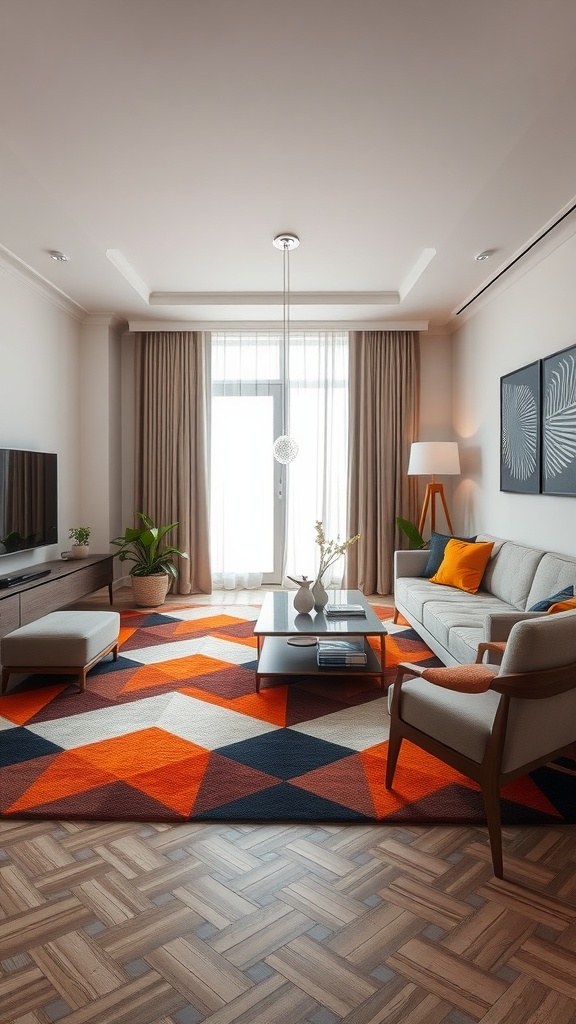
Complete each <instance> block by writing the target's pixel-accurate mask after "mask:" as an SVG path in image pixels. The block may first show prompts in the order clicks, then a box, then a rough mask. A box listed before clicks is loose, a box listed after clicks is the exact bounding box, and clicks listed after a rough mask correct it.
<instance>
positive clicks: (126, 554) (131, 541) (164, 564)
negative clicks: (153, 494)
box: [110, 512, 188, 608]
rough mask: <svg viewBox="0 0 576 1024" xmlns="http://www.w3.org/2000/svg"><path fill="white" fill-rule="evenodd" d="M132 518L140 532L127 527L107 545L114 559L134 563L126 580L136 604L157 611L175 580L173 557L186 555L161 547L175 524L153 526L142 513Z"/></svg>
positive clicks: (166, 545)
mask: <svg viewBox="0 0 576 1024" xmlns="http://www.w3.org/2000/svg"><path fill="white" fill-rule="evenodd" d="M136 515H137V516H138V517H139V519H141V520H142V522H143V524H144V526H143V528H141V529H133V528H132V527H130V526H128V527H126V530H125V531H124V536H122V537H115V538H114V540H111V541H110V543H111V544H115V545H116V547H117V548H118V551H116V552H115V555H117V556H118V558H119V560H120V561H121V562H125V561H129V562H133V563H134V564H133V566H132V568H131V569H130V577H131V579H132V593H133V595H134V600H135V602H136V604H137V605H140V607H142V608H157V607H158V605H161V604H163V602H164V598H165V597H166V594H167V593H168V587H169V584H170V583H171V582H172V580H173V579H176V577H177V576H178V569H177V568H176V566H175V565H174V561H173V558H174V555H179V556H180V558H188V555H187V554H186V552H185V551H180V550H179V549H178V548H175V547H172V546H171V545H170V544H166V543H165V542H164V543H163V541H164V538H165V536H166V534H167V533H170V531H171V530H174V529H175V528H176V527H177V526H178V523H169V524H168V525H167V526H154V523H153V522H152V520H151V519H150V516H146V515H144V513H143V512H137V513H136Z"/></svg>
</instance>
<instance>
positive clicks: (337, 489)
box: [210, 331, 348, 589]
mask: <svg viewBox="0 0 576 1024" xmlns="http://www.w3.org/2000/svg"><path fill="white" fill-rule="evenodd" d="M211 362H212V410H211V460H210V464H211V481H210V490H211V502H210V534H211V564H212V573H213V587H214V588H215V589H219V588H222V587H225V588H227V589H232V588H234V587H243V588H244V587H258V586H260V585H261V583H262V581H263V579H264V582H276V583H280V582H282V583H284V584H285V585H288V586H292V584H291V583H290V582H289V581H288V580H287V576H308V577H309V578H310V579H312V578H313V577H314V576H315V574H316V570H317V567H318V563H319V556H320V551H319V548H318V545H317V544H316V543H315V540H316V534H315V530H314V524H315V522H316V521H317V520H320V521H322V523H323V524H324V530H325V534H326V536H327V537H328V538H334V539H335V538H336V537H337V536H340V537H341V538H342V539H344V538H345V530H346V522H347V504H348V503H347V453H348V333H347V332H344V331H339V332H318V331H315V332H305V331H291V332H290V341H289V346H288V351H287V352H285V351H284V338H283V335H282V332H262V331H260V332H255V333H253V334H248V333H242V332H236V333H235V332H226V331H219V332H213V334H212V360H211ZM283 433H289V434H290V435H291V436H292V437H293V438H294V439H295V440H296V442H297V444H298V448H299V451H298V455H297V456H296V458H295V459H294V461H293V462H291V463H290V464H289V465H288V466H286V467H280V466H279V465H278V463H276V462H275V461H274V458H273V452H272V446H273V441H274V439H275V438H276V437H278V436H279V435H280V434H283ZM274 552H275V553H276V554H275V557H274ZM272 561H274V571H273V572H272ZM343 570H344V561H343V560H341V561H340V562H337V563H335V564H334V566H333V574H332V577H331V578H330V579H328V581H325V582H327V583H328V584H329V585H331V586H339V585H340V584H341V580H342V574H343Z"/></svg>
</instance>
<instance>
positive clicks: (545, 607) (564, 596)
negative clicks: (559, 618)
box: [528, 584, 574, 612]
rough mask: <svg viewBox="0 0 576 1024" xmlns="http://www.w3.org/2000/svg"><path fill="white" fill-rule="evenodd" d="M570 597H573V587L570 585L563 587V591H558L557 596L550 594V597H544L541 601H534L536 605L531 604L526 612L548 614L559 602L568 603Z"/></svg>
mask: <svg viewBox="0 0 576 1024" xmlns="http://www.w3.org/2000/svg"><path fill="white" fill-rule="evenodd" d="M571 597H574V587H573V586H572V584H570V586H569V587H564V590H559V591H558V593H557V594H552V596H551V597H544V598H543V599H542V601H536V604H533V605H532V607H531V608H529V609H528V611H529V612H548V611H550V609H551V608H552V606H553V605H555V604H558V602H559V601H568V600H569V599H570V598H571Z"/></svg>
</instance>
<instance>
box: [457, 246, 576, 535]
mask: <svg viewBox="0 0 576 1024" xmlns="http://www.w3.org/2000/svg"><path fill="white" fill-rule="evenodd" d="M572 230H573V229H572ZM525 261H526V262H525ZM518 266H519V267H520V268H521V269H519V270H518V272H517V273H516V275H515V277H510V280H509V281H506V283H505V284H502V286H501V287H500V290H497V287H496V286H493V289H494V294H492V289H490V291H489V292H488V293H487V298H486V299H485V300H482V302H483V304H482V306H481V308H479V309H478V311H477V312H475V314H474V315H473V316H471V318H470V319H469V320H468V322H467V323H465V324H464V325H463V326H462V327H461V328H460V329H459V330H458V331H457V333H456V334H455V335H454V338H453V344H454V348H453V388H454V427H455V431H456V437H457V439H458V440H459V441H460V442H461V453H462V461H463V477H462V480H461V482H460V484H459V485H458V486H457V487H456V489H455V492H454V497H455V511H456V519H457V521H458V526H456V523H454V526H455V529H456V530H462V531H464V532H465V533H477V532H482V533H484V532H486V533H492V534H495V535H496V536H501V537H511V538H514V539H517V540H518V541H520V542H524V543H527V544H530V545H534V546H536V547H541V548H544V549H550V550H554V551H561V552H565V553H566V554H571V555H576V529H575V525H576V497H575V498H572V497H552V496H550V495H544V494H537V495H520V494H511V493H507V492H503V491H500V377H502V376H504V375H505V374H507V373H509V372H511V371H512V370H516V369H518V368H520V367H521V366H525V365H526V364H527V363H531V362H533V361H534V360H536V359H542V358H544V357H546V356H548V355H550V354H551V353H553V352H557V351H559V350H560V349H563V348H566V347H568V346H569V345H573V344H575V343H576V316H575V312H574V310H575V307H574V281H575V277H576V234H572V235H570V234H569V233H567V234H566V235H565V236H564V238H563V240H561V239H560V240H556V241H552V242H551V243H550V244H549V245H548V246H547V247H546V248H542V249H541V250H540V252H539V253H536V254H535V256H534V258H533V259H532V261H531V262H528V257H525V258H524V260H522V261H521V262H520V264H519V265H518ZM512 273H513V272H512V271H510V272H509V274H512ZM505 278H507V275H505ZM505 278H503V279H502V280H503V281H504V280H505Z"/></svg>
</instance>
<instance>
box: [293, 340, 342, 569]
mask: <svg viewBox="0 0 576 1024" xmlns="http://www.w3.org/2000/svg"><path fill="white" fill-rule="evenodd" d="M288 378H289V380H288V408H289V430H290V434H291V435H292V436H293V437H294V439H295V440H296V441H297V443H298V446H299V452H298V455H297V456H296V458H295V459H294V461H293V462H291V463H290V465H289V467H288V481H287V529H286V569H285V572H286V574H287V575H289V576H308V578H309V579H314V578H315V576H316V571H317V569H318V565H319V562H320V549H319V547H318V545H317V544H316V534H315V530H314V524H315V523H316V521H317V520H320V521H321V522H322V523H323V525H324V533H325V536H326V537H327V538H328V539H336V537H338V536H340V538H341V539H342V540H345V539H346V537H345V532H346V523H347V507H348V501H347V459H348V332H347V331H322V332H318V331H314V332H306V331H302V332H292V333H291V335H290V350H289V360H288ZM329 573H330V575H329V576H328V577H327V578H325V579H324V585H325V586H332V587H339V586H340V585H341V582H342V576H343V573H344V559H340V560H339V561H337V562H335V563H334V565H333V566H332V567H331V569H330V570H329Z"/></svg>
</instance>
